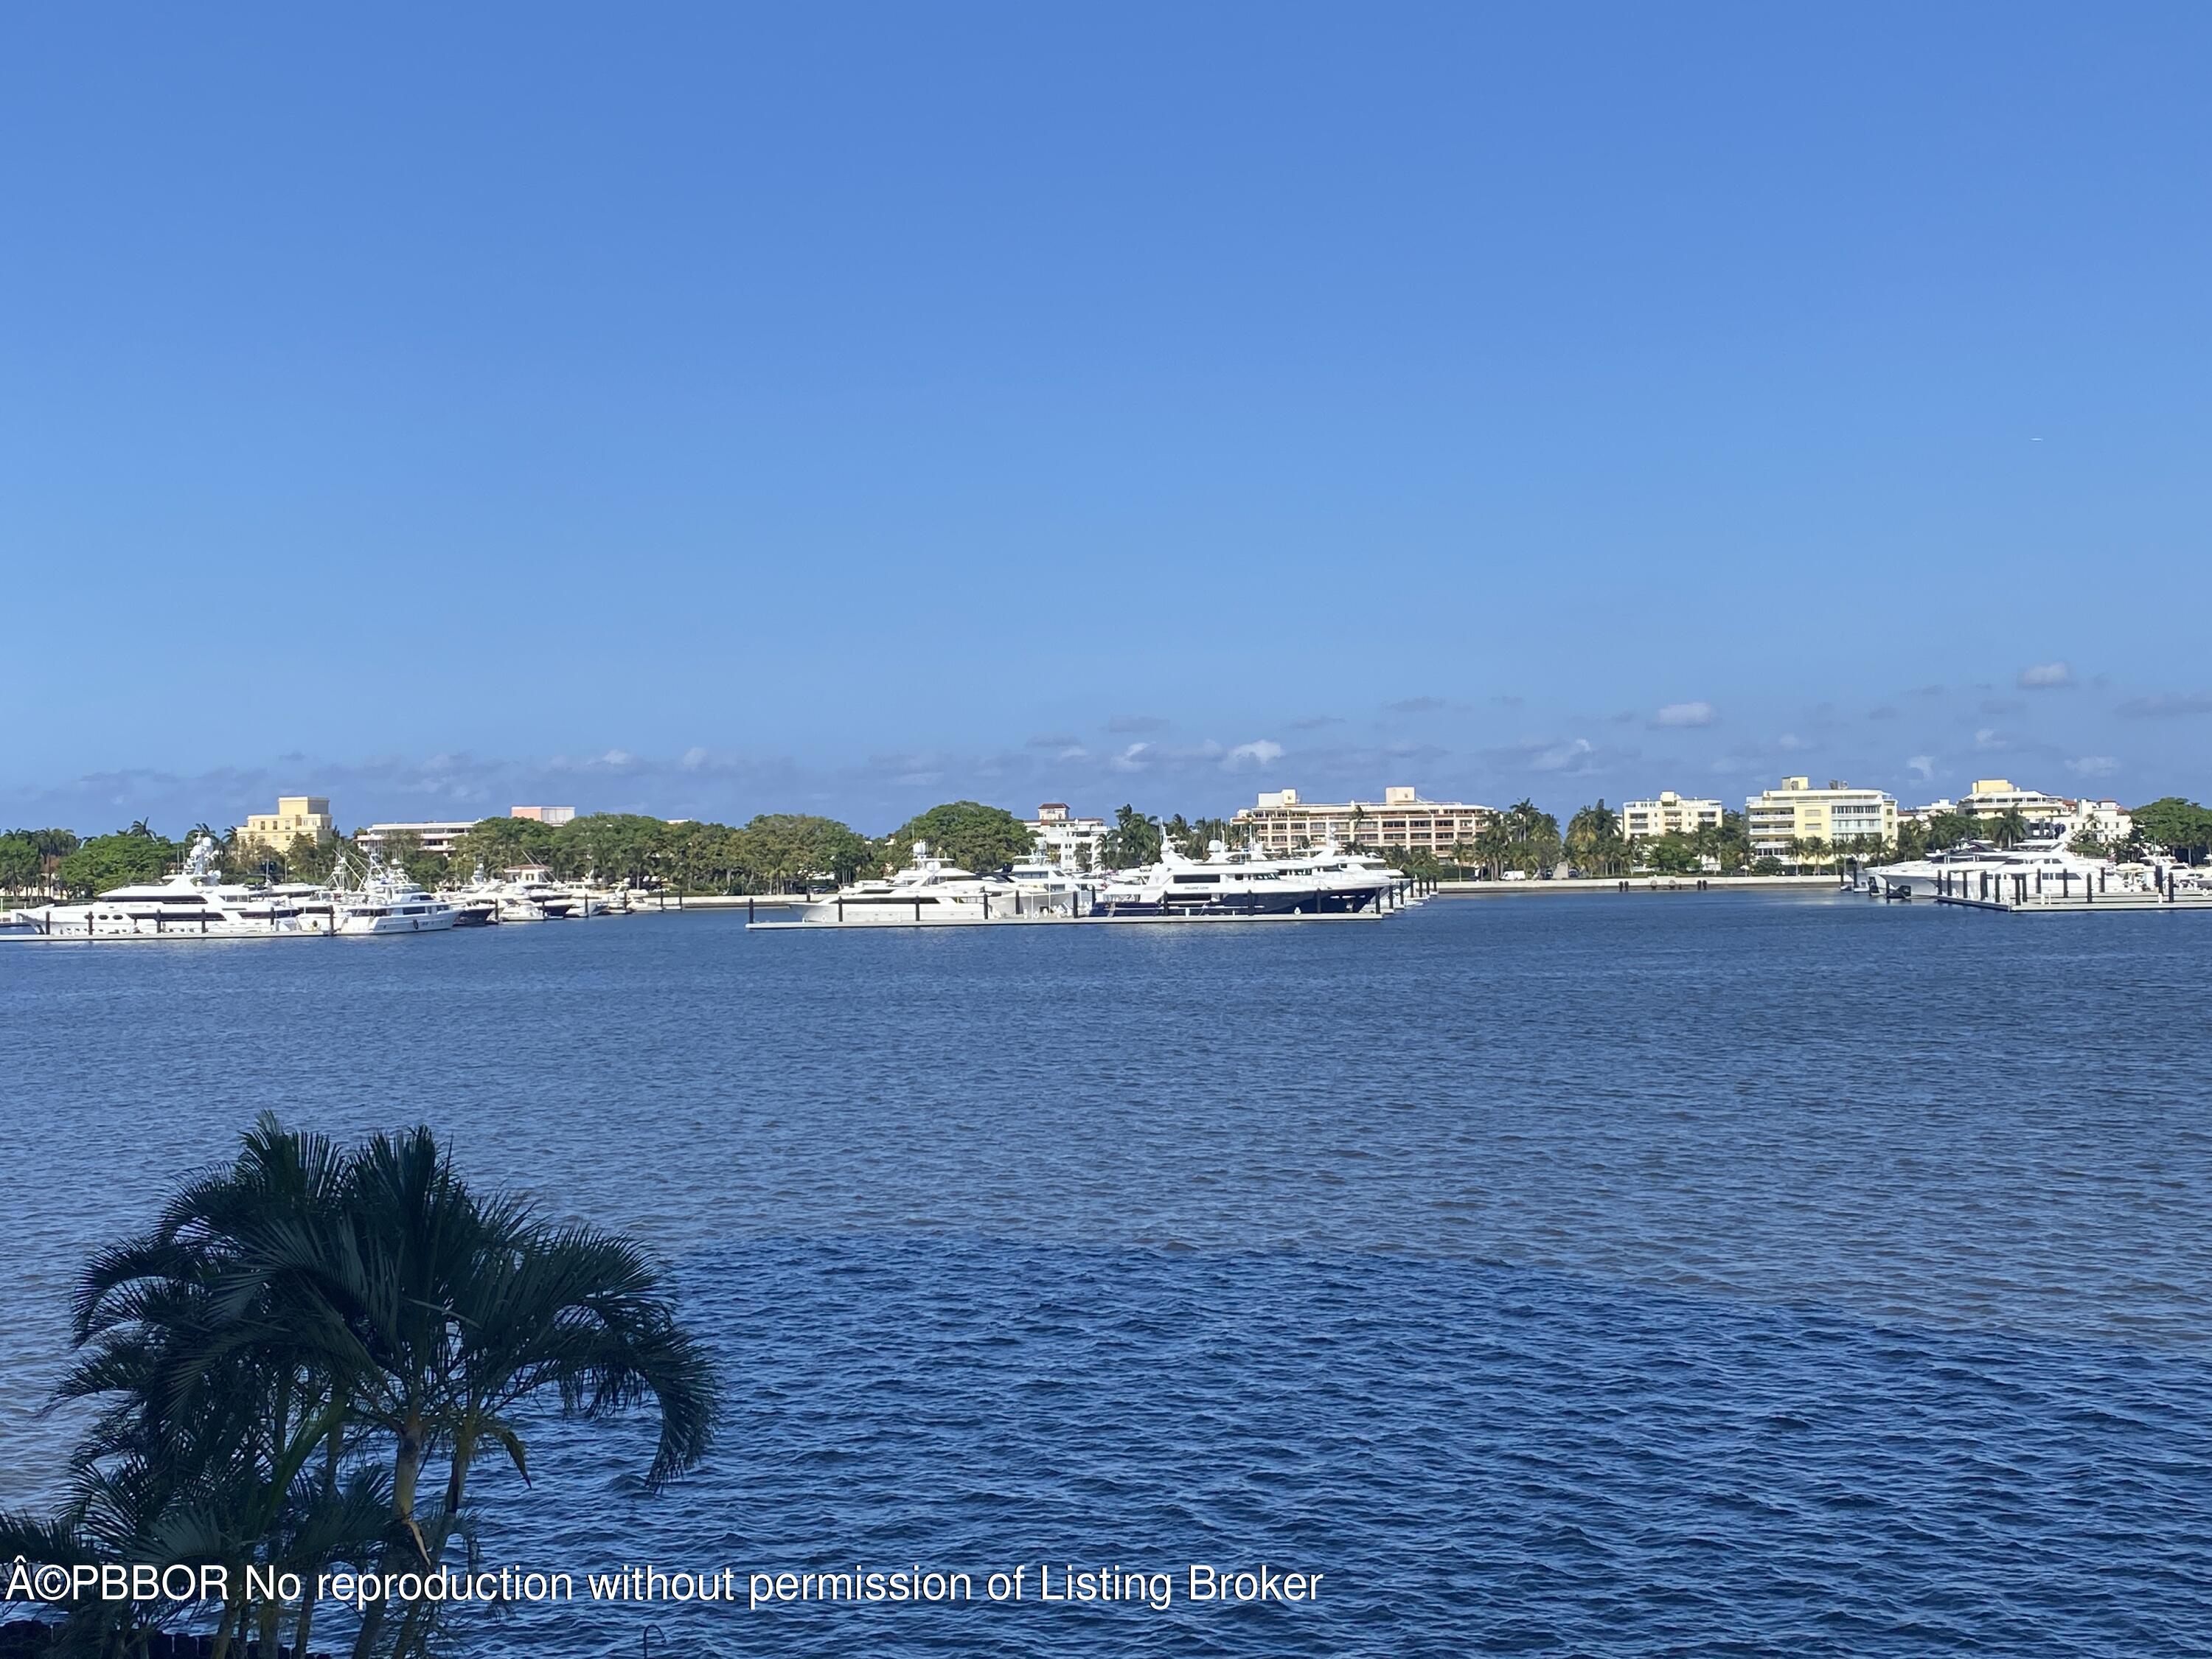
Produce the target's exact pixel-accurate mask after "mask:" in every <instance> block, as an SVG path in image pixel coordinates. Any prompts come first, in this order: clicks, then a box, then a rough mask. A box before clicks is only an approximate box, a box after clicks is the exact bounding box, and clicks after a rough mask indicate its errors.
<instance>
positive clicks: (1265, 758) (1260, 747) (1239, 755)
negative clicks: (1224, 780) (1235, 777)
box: [1222, 738, 1283, 770]
mask: <svg viewBox="0 0 2212 1659" xmlns="http://www.w3.org/2000/svg"><path fill="white" fill-rule="evenodd" d="M1282 757H1283V745H1282V744H1279V743H1276V742H1274V741H1273V740H1272V739H1270V738H1254V739H1253V740H1252V741H1251V742H1250V743H1240V744H1237V746H1236V747H1235V748H1234V749H1232V750H1230V751H1229V756H1228V758H1227V759H1226V760H1225V761H1223V762H1222V764H1223V765H1224V766H1226V767H1229V768H1230V769H1232V770H1233V769H1236V768H1237V767H1240V766H1245V765H1251V766H1272V765H1273V763H1275V762H1277V761H1279V760H1280V759H1282Z"/></svg>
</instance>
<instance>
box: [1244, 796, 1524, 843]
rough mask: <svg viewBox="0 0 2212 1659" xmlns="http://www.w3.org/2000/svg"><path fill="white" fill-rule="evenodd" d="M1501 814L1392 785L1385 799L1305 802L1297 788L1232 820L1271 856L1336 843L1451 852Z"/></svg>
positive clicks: (1246, 809)
mask: <svg viewBox="0 0 2212 1659" xmlns="http://www.w3.org/2000/svg"><path fill="white" fill-rule="evenodd" d="M1497 816H1498V813H1497V810H1496V809H1495V808H1493V807H1488V806H1476V805H1471V804H1470V803H1468V802H1466V801H1455V800H1423V799H1421V797H1420V793H1419V791H1418V790H1416V789H1415V788H1414V787H1413V786H1412V785H1411V784H1391V785H1389V787H1386V788H1385V789H1384V790H1383V799H1381V800H1379V801H1359V800H1347V801H1328V802H1324V801H1304V800H1300V799H1298V792H1297V790H1295V789H1271V790H1268V791H1267V792H1266V793H1263V794H1262V795H1261V797H1260V799H1259V803H1258V804H1257V805H1253V806H1247V807H1244V808H1243V809H1241V810H1240V811H1238V812H1237V816H1236V817H1234V818H1233V819H1231V823H1235V824H1237V826H1239V827H1240V828H1241V829H1243V830H1244V831H1245V832H1246V833H1247V834H1248V835H1249V836H1250V837H1251V840H1252V843H1253V845H1255V846H1256V847H1259V848H1261V849H1262V850H1264V851H1267V852H1270V853H1286V852H1288V851H1290V850H1291V848H1294V847H1318V846H1320V845H1321V844H1322V842H1335V843H1336V844H1337V845H1338V846H1340V847H1348V846H1350V845H1352V843H1353V842H1358V843H1359V845H1361V846H1363V847H1409V848H1420V849H1422V850H1423V851H1425V852H1431V853H1448V852H1449V851H1450V850H1451V848H1453V847H1455V846H1456V845H1458V844H1459V843H1461V842H1472V841H1473V840H1474V838H1475V837H1476V836H1479V835H1480V834H1481V833H1482V829H1483V826H1484V825H1485V824H1486V823H1489V822H1490V821H1491V819H1492V818H1494V817H1497Z"/></svg>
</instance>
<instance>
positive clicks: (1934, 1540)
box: [483, 1234, 2212, 1656]
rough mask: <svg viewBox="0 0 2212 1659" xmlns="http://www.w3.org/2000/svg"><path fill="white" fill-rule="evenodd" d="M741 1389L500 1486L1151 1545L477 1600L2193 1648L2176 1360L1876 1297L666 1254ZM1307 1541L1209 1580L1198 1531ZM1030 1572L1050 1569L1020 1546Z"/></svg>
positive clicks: (1347, 1262)
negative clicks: (664, 1488)
mask: <svg viewBox="0 0 2212 1659" xmlns="http://www.w3.org/2000/svg"><path fill="white" fill-rule="evenodd" d="M684 1282H685V1285H686V1288H687V1291H688V1292H689V1293H690V1296H691V1297H693V1298H694V1300H695V1304H696V1306H697V1307H699V1309H700V1310H702V1313H703V1314H704V1315H705V1316H706V1320H707V1324H708V1328H709V1329H711V1330H712V1331H714V1333H715V1338H714V1341H715V1346H716V1349H717V1352H718V1354H719V1356H720V1359H721V1361H722V1363H723V1364H724V1365H725V1366H726V1369H727V1371H728V1374H729V1376H730V1378H731V1382H732V1386H733V1399H734V1405H735V1409H734V1412H733V1413H732V1418H731V1420H730V1423H729V1425H728V1429H727V1431H726V1437H725V1439H724V1442H723V1444H722V1446H721V1448H720V1449H719V1450H718V1451H717V1453H716V1454H715V1455H714V1460H713V1462H712V1464H711V1465H710V1467H709V1468H708V1469H706V1470H704V1471H702V1474H700V1475H699V1476H698V1477H696V1478H695V1479H694V1480H691V1481H689V1482H687V1483H685V1484H684V1485H682V1486H678V1487H677V1488H675V1489H673V1490H671V1491H670V1492H665V1493H664V1494H661V1495H659V1496H658V1497H653V1498H647V1497H643V1496H641V1495H640V1494H639V1493H638V1492H637V1491H636V1488H635V1479H634V1474H633V1473H630V1471H634V1470H635V1468H641V1467H642V1463H643V1461H644V1457H645V1451H646V1449H645V1447H644V1445H643V1443H642V1442H641V1441H639V1440H637V1439H636V1438H635V1437H633V1436H623V1437H616V1439H615V1440H613V1441H610V1440H609V1438H608V1437H605V1435H604V1434H601V1433H599V1432H592V1433H589V1434H586V1433H583V1432H580V1431H576V1430H573V1429H569V1428H566V1427H563V1426H560V1425H541V1426H540V1427H539V1428H538V1431H537V1433H536V1440H537V1445H536V1447H535V1449H534V1451H535V1456H536V1458H537V1464H536V1472H537V1474H538V1483H539V1485H538V1490H537V1491H536V1492H531V1493H528V1494H525V1493H522V1492H520V1491H519V1490H518V1489H516V1487H515V1486H514V1484H513V1482H512V1481H511V1480H507V1481H499V1480H495V1481H494V1483H493V1485H492V1486H490V1487H489V1488H488V1490H487V1493H486V1501H487V1504H488V1515H487V1537H488V1540H489V1541H491V1542H492V1545H493V1548H494V1553H495V1554H497V1555H499V1556H501V1558H502V1559H507V1558H510V1557H511V1558H512V1559H518V1560H522V1561H525V1562H538V1561H541V1560H544V1561H551V1562H555V1563H573V1564H574V1565H575V1567H576V1568H577V1570H578V1571H582V1570H584V1569H586V1568H590V1567H600V1568H603V1567H605V1566H606V1565H613V1564H618V1563H622V1562H633V1563H635V1562H641V1561H647V1560H651V1561H655V1562H658V1563H659V1564H660V1565H662V1566H663V1567H664V1568H672V1567H675V1566H677V1565H682V1566H684V1567H688V1568H690V1569H692V1570H694V1571H698V1570H702V1569H708V1568H713V1567H718V1566H722V1565H729V1566H734V1567H738V1568H739V1569H740V1570H746V1569H750V1570H757V1571H777V1572H780V1571H789V1572H793V1573H804V1572H810V1571H811V1572H819V1571H831V1570H836V1569H839V1568H848V1567H851V1566H854V1565H861V1566H867V1567H884V1568H886V1569H888V1568H893V1567H896V1568H905V1567H907V1566H909V1565H913V1564H915V1563H920V1564H921V1565H924V1566H926V1567H928V1566H937V1567H946V1568H964V1569H965V1570H968V1571H971V1572H972V1573H973V1574H974V1575H975V1583H976V1584H977V1586H978V1589H977V1596H978V1601H979V1603H981V1602H982V1601H983V1595H982V1590H981V1584H982V1583H983V1578H984V1575H985V1574H986V1573H987V1572H988V1571H992V1570H994V1569H1004V1568H1010V1567H1011V1566H1012V1565H1015V1564H1017V1563H1020V1564H1027V1565H1030V1567H1031V1568H1032V1569H1033V1570H1034V1568H1035V1567H1036V1565H1038V1564H1040V1563H1050V1564H1053V1565H1054V1567H1055V1569H1058V1568H1059V1567H1060V1566H1061V1565H1069V1564H1072V1565H1073V1566H1074V1567H1075V1568H1076V1569H1077V1570H1079V1571H1080V1570H1084V1569H1085V1568H1110V1567H1115V1566H1119V1567H1121V1568H1122V1569H1124V1570H1126V1571H1139V1570H1141V1571H1166V1572H1169V1573H1171V1574H1172V1575H1174V1591H1175V1601H1174V1604H1173V1605H1172V1606H1171V1607H1170V1609H1169V1610H1168V1611H1166V1612H1165V1613H1159V1612H1155V1611H1152V1610H1151V1609H1149V1608H1148V1607H1142V1606H1139V1605H1136V1604H1133V1603H1127V1602H1124V1603H1119V1604H1116V1605H1113V1606H1111V1607H1095V1608H1091V1609H1085V1608H1083V1607H1071V1606H1047V1605H1043V1604H1040V1603H1036V1602H1035V1601H1031V1602H1030V1603H1028V1604H1026V1605H1024V1606H1022V1607H1012V1606H1001V1607H993V1606H990V1605H987V1604H979V1605H976V1606H973V1607H966V1608H962V1609H948V1608H911V1607H909V1608H861V1607H849V1606H847V1607H836V1606H823V1605H814V1606H787V1607H779V1608H776V1609H774V1610H772V1611H762V1612H753V1613H748V1612H747V1611H746V1610H745V1609H744V1607H742V1606H740V1607H735V1608H731V1609H726V1610H725V1609H719V1608H697V1607H693V1608H685V1607H671V1606H666V1605H662V1606H658V1607H653V1608H652V1609H651V1610H650V1611H649V1612H647V1611H643V1610H640V1609H635V1608H620V1609H609V1608H599V1607H575V1608H571V1609H568V1610H567V1611H565V1612H563V1613H561V1614H560V1615H558V1616H555V1615H552V1614H550V1613H532V1614H526V1615H523V1616H520V1617H518V1618H516V1619H513V1620H509V1621H507V1623H506V1624H505V1625H504V1626H502V1627H501V1628H500V1629H499V1630H497V1631H486V1632H483V1639H484V1640H485V1641H487V1642H488V1643H489V1644H494V1645H497V1646H500V1647H501V1648H503V1649H506V1650H511V1651H513V1652H515V1653H518V1654H520V1653H523V1652H546V1651H560V1652H574V1653H578V1654H584V1653H595V1652H600V1651H612V1650H617V1649H620V1648H622V1647H623V1645H624V1644H630V1645H631V1646H632V1647H633V1648H634V1647H635V1644H636V1643H637V1641H638V1639H639V1636H640V1634H641V1630H642V1626H643V1624H644V1623H645V1622H646V1620H647V1619H648V1618H649V1619H651V1620H653V1621H655V1622H657V1623H658V1624H659V1626H661V1627H662V1628H663V1629H664V1630H665V1632H666V1633H667V1634H668V1635H669V1636H670V1637H671V1638H673V1639H674V1640H675V1641H676V1642H677V1643H678V1646H679V1648H691V1647H696V1650H700V1651H710V1650H711V1651H715V1652H727V1653H740V1652H779V1653H781V1652H790V1653H800V1652H828V1651H836V1652H841V1653H849V1652H868V1653H882V1654H923V1653H954V1652H972V1651H983V1650H987V1651H991V1652H994V1653H1006V1654H1036V1655H1071V1654H1082V1653H1097V1652H1109V1651H1110V1652H1137V1653H1153V1652H1157V1653H1176V1654H1181V1653H1218V1654H1224V1655H1254V1656H1258V1655H1271V1654H1377V1655H1381V1654H1411V1653H1419V1654H1429V1653H1433V1654H1438V1655H1443V1654H1451V1653H1466V1652H1492V1653H1516V1652H1527V1653H1562V1654H1566V1653H1600V1654H1675V1653H1679V1654H1728V1653H1743V1654H1771V1653H1778V1652H1792V1653H1800V1654H1804V1653H1834V1654H1887V1653H1895V1654H1915V1653H1953V1652H1957V1653H1967V1652H1977V1653H2003V1654H2010V1655H2023V1656H2025V1655H2052V1656H2057V1655H2075V1654H2084V1653H2110V1654H2115V1655H2140V1654H2152V1653H2179V1652H2185V1651H2188V1650H2192V1649H2195V1648H2197V1647H2199V1646H2200V1645H2201V1644H2203V1643H2204V1642H2205V1640H2206V1639H2207V1638H2208V1634H2212V1383H2208V1379H2207V1376H2206V1372H2205V1370H2204V1367H2203V1364H2202V1363H2201V1356H2195V1355H2191V1354H2187V1353H2184V1352H2172V1351H2163V1350H2157V1349H2145V1348H2136V1347H2130V1346H2123V1345H2116V1344H2112V1343H2109V1342H2069V1341H2066V1340H2058V1339H2054V1338H2051V1337H2049V1336H2047V1335H2027V1334H2005V1333H2002V1332H1997V1331H1991V1330H1979V1331H1974V1332H1960V1331H1956V1330H1949V1329H1945V1328H1931V1327H1929V1326H1926V1325H1918V1324H1910V1323H1902V1322H1899V1323H1882V1322H1868V1321H1865V1320H1863V1319H1858V1318H1847V1317H1840V1316H1835V1315H1832V1314H1829V1313H1824V1312H1822V1311H1820V1310H1814V1309H1800V1308H1790V1307H1774V1306H1765V1305H1759V1304H1744V1303H1741V1302H1737V1301H1733V1300H1729V1299H1726V1298H1719V1297H1699V1296H1689V1295H1682V1294H1674V1293H1664V1292H1662V1293H1654V1292H1653V1291H1651V1290H1650V1288H1648V1287H1644V1286H1627V1285H1619V1284H1609V1283H1606V1282H1602V1281H1597V1280H1592V1279H1584V1278H1580V1277H1577V1276H1574V1275H1569V1274H1560V1273H1545V1272H1536V1271H1532V1270H1528V1269H1525V1268H1518V1267H1508V1266H1503V1265H1497V1264H1480V1263H1471V1262H1464V1261H1424V1260H1418V1259H1410V1258H1401V1257H1391V1256H1360V1257H1349V1258H1346V1257H1320V1258H1316V1257H1309V1256H1303V1255H1278V1254H1254V1253H1215V1252H1205V1251H1147V1250H1133V1249H1122V1250H1114V1251H1104V1252H1087V1251H1083V1250H1078V1249H1063V1248H1051V1249H1036V1248H1034V1247H1030V1246H1028V1245H1025V1244H1024V1243H1021V1242H1018V1241H1002V1240H1000V1241H979V1240H975V1239H973V1238H969V1237H941V1236H940V1237H916V1236H914V1235H910V1234H908V1235H893V1236H889V1237H870V1238H844V1239H839V1240H835V1241H827V1242H825V1241H822V1240H790V1239H786V1240H767V1239H763V1240H757V1241H754V1242H752V1243H749V1244H748V1245H746V1246H745V1247H744V1248H743V1249H732V1250H726V1251H714V1252H708V1253H704V1254H702V1255H700V1256H698V1257H696V1258H695V1259H693V1260H691V1261H689V1262H687V1263H686V1264H685V1267H684ZM1194 1562H1196V1563H1206V1564H1212V1565H1219V1566H1223V1567H1230V1566H1238V1567H1254V1566H1257V1565H1259V1564H1261V1563H1263V1562H1264V1563H1267V1564H1269V1565H1271V1566H1273V1568H1275V1569H1277V1570H1282V1569H1285V1568H1292V1569H1297V1570H1300V1571H1320V1572H1322V1573H1323V1574H1324V1575H1325V1577H1324V1578H1323V1580H1322V1588H1321V1590H1320V1593H1319V1595H1318V1597H1317V1599H1316V1600H1315V1601H1313V1602H1311V1603H1310V1605H1304V1606H1298V1607H1287V1606H1269V1607H1219V1606H1197V1605H1193V1604H1190V1603H1189V1602H1188V1601H1187V1600H1186V1599H1185V1595H1184V1591H1185V1589H1186V1588H1187V1583H1186V1576H1187V1572H1188V1566H1189V1565H1190V1564H1192V1563H1194ZM1030 1583H1032V1584H1034V1583H1035V1573H1034V1571H1032V1573H1031V1576H1030Z"/></svg>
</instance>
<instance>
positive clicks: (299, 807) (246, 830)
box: [235, 795, 337, 853]
mask: <svg viewBox="0 0 2212 1659" xmlns="http://www.w3.org/2000/svg"><path fill="white" fill-rule="evenodd" d="M336 834H337V829H336V827H335V826H334V825H332V823H331V801H330V797H329V796H327V795H279V796H278V797H277V798H276V811H273V812H249V813H247V814H246V822H245V823H241V824H240V825H239V826H238V833H237V836H236V838H235V839H236V843H237V846H238V849H239V850H240V852H244V851H245V850H246V848H249V847H265V848H268V849H269V850H270V851H271V852H276V853H281V852H283V850H284V849H285V848H288V847H289V846H290V845H291V844H292V843H293V842H294V841H295V840H296V839H297V838H298V837H300V836H307V838H308V839H309V840H311V841H313V842H317V843H318V844H319V843H321V842H326V841H328V840H330V839H331V836H334V835H336Z"/></svg>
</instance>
